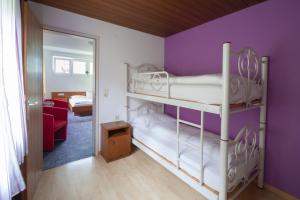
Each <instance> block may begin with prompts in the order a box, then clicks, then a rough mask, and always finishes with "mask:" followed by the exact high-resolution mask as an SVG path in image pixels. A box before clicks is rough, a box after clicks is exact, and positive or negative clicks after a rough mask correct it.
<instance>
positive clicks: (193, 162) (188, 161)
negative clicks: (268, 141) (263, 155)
mask: <svg viewBox="0 0 300 200" xmlns="http://www.w3.org/2000/svg"><path fill="white" fill-rule="evenodd" d="M149 116H150V117H149ZM132 125H133V128H134V129H133V137H134V138H135V139H137V140H138V141H140V142H142V143H143V144H145V145H146V146H148V147H149V148H151V149H152V150H154V151H156V152H157V153H159V154H160V155H162V156H163V157H165V158H166V159H168V160H169V161H171V162H172V163H174V164H176V163H177V151H176V146H177V140H176V120H175V119H173V118H171V117H169V116H167V115H163V114H157V113H153V114H150V115H148V116H142V117H140V118H137V119H136V120H134V121H133V122H132ZM199 135H200V131H199V129H196V128H193V127H190V126H187V125H184V124H181V125H180V138H181V139H180V140H184V141H186V142H188V143H190V144H193V145H194V146H199V143H200V137H199ZM203 148H204V151H203V155H204V157H203V161H204V163H203V164H204V183H205V184H206V185H208V186H209V187H211V188H213V189H215V190H217V191H219V189H220V178H219V171H220V170H219V166H220V153H219V151H220V150H219V148H220V147H219V137H218V136H217V135H215V134H213V133H210V132H208V131H205V133H204V147H203ZM228 149H229V153H228V160H229V161H228V168H230V167H233V166H237V173H236V177H237V179H235V181H232V182H229V183H228V187H229V188H230V187H232V186H234V185H236V184H237V183H239V180H240V178H241V177H242V176H243V174H244V170H247V169H246V168H245V166H244V165H242V163H244V162H245V156H244V155H242V156H239V158H238V160H236V159H233V158H234V145H233V143H231V144H230V145H229V148H228ZM180 160H181V162H180V167H181V168H182V169H183V170H184V171H186V172H188V173H189V174H190V175H192V176H194V177H196V178H198V177H199V175H200V166H199V160H200V151H199V150H196V149H194V148H192V147H190V146H189V145H187V144H184V143H181V144H180ZM257 162H258V151H257V150H256V151H255V152H254V154H253V157H251V159H250V162H249V166H250V167H249V169H248V172H249V173H250V172H252V171H253V169H254V167H255V166H256V164H257Z"/></svg>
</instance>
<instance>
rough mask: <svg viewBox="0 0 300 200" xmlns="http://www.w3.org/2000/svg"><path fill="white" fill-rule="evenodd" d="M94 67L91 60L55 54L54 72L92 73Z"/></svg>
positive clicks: (58, 73) (68, 73) (66, 73)
mask: <svg viewBox="0 0 300 200" xmlns="http://www.w3.org/2000/svg"><path fill="white" fill-rule="evenodd" d="M93 68H94V65H93V62H90V61H89V60H85V59H80V58H69V57H60V56H53V73H54V74H57V75H60V74H64V75H92V74H93Z"/></svg>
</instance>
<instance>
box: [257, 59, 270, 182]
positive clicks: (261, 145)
mask: <svg viewBox="0 0 300 200" xmlns="http://www.w3.org/2000/svg"><path fill="white" fill-rule="evenodd" d="M261 70H262V71H261V77H262V79H261V80H262V84H263V95H262V102H261V103H262V104H261V107H260V120H259V123H260V124H259V174H258V181H257V186H258V187H260V188H263V187H264V165H265V138H266V115H267V87H268V57H262V59H261Z"/></svg>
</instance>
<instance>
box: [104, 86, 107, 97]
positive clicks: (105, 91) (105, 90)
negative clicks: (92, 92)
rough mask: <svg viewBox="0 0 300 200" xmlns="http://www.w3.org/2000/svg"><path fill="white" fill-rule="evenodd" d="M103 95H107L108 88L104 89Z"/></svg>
mask: <svg viewBox="0 0 300 200" xmlns="http://www.w3.org/2000/svg"><path fill="white" fill-rule="evenodd" d="M104 96H105V97H108V89H107V88H106V89H104Z"/></svg>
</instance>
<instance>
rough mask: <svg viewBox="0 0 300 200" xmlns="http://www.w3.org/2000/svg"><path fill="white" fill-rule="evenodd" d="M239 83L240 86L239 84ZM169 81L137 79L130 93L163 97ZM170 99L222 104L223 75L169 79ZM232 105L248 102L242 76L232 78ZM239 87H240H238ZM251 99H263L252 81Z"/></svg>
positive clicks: (258, 87) (256, 85) (259, 90)
mask: <svg viewBox="0 0 300 200" xmlns="http://www.w3.org/2000/svg"><path fill="white" fill-rule="evenodd" d="M238 82H239V84H238ZM166 83H167V79H166V78H162V79H161V81H160V82H159V83H158V82H155V81H150V82H144V81H143V80H142V79H141V78H135V84H133V83H131V84H130V89H129V90H130V91H131V92H136V93H140V94H146V95H153V96H163V97H166V94H167V84H166ZM169 84H170V97H171V98H174V99H182V100H187V101H196V102H201V103H206V104H222V92H223V91H222V75H221V74H208V75H200V76H181V77H176V76H171V77H170V78H169ZM231 85H232V87H231V92H230V103H231V104H236V103H243V102H246V95H245V91H246V84H243V79H242V78H241V77H240V76H236V75H232V76H231ZM238 85H239V86H238ZM250 85H251V87H250V88H249V99H250V100H251V101H252V100H256V99H260V98H261V86H260V85H259V84H257V83H256V82H255V81H251V84H250Z"/></svg>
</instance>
